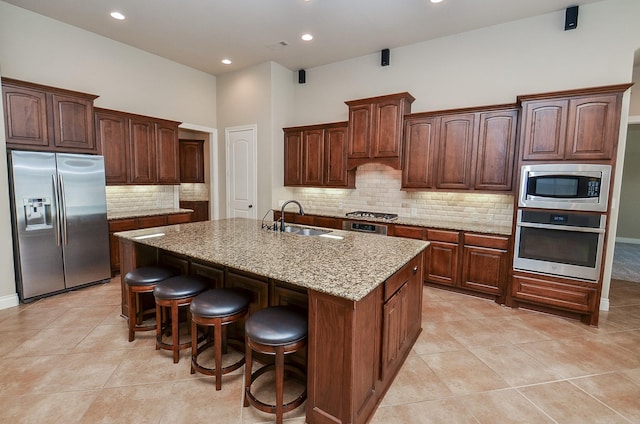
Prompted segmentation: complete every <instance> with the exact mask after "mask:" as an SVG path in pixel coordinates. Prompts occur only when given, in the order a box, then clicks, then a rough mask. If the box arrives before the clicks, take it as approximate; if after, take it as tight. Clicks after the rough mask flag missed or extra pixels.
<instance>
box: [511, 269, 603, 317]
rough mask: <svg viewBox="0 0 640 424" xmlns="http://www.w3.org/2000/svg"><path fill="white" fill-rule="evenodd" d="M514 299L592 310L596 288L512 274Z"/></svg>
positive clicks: (568, 308) (562, 307)
mask: <svg viewBox="0 0 640 424" xmlns="http://www.w3.org/2000/svg"><path fill="white" fill-rule="evenodd" d="M512 295H513V297H514V299H518V300H522V301H529V302H533V303H537V304H541V305H549V306H554V307H557V308H561V309H565V310H569V311H576V312H593V309H594V307H595V305H594V300H595V296H596V289H595V287H594V288H588V287H582V286H578V285H573V284H567V283H561V282H555V281H548V280H542V279H537V278H530V277H525V276H519V275H514V276H513V285H512Z"/></svg>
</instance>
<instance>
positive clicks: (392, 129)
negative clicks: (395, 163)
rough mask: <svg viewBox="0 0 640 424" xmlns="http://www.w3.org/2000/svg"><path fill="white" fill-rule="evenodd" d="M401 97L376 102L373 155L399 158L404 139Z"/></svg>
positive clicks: (374, 107)
mask: <svg viewBox="0 0 640 424" xmlns="http://www.w3.org/2000/svg"><path fill="white" fill-rule="evenodd" d="M401 102H402V100H400V99H389V100H385V101H381V102H378V103H376V104H374V106H373V111H374V116H373V128H374V129H373V146H372V150H373V157H376V158H397V157H399V156H400V149H401V140H402V124H403V121H402V118H403V114H402V108H401V106H400V103H401Z"/></svg>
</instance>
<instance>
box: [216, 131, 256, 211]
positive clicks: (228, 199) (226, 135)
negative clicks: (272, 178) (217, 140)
mask: <svg viewBox="0 0 640 424" xmlns="http://www.w3.org/2000/svg"><path fill="white" fill-rule="evenodd" d="M247 130H250V131H251V140H250V141H251V144H252V145H253V151H254V155H253V160H252V162H253V163H251V164H249V166H252V167H253V169H255V172H254V177H253V193H251V195H252V197H253V215H256V216H255V217H257V210H258V205H257V203H258V125H257V124H250V125H239V126H235V127H226V128H225V129H224V147H225V149H224V151H225V157H226V159H225V179H226V196H225V197H226V205H227V218H229V217H230V216H231V196H230V195H229V194H230V193H231V178H230V176H231V171H230V169H231V166H230V163H229V162H230V160H231V156H230V155H229V135H230V134H231V133H233V132H237V131H247ZM255 217H254V218H255Z"/></svg>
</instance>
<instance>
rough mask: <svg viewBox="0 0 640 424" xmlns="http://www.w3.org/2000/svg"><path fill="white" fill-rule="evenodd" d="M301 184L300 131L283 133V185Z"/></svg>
mask: <svg viewBox="0 0 640 424" xmlns="http://www.w3.org/2000/svg"><path fill="white" fill-rule="evenodd" d="M300 184H302V131H291V132H288V131H287V132H285V133H284V185H285V186H295V185H300Z"/></svg>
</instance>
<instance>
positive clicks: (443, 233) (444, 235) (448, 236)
mask: <svg viewBox="0 0 640 424" xmlns="http://www.w3.org/2000/svg"><path fill="white" fill-rule="evenodd" d="M459 235H460V233H459V232H458V231H447V230H431V229H429V230H427V240H433V241H444V242H448V243H458V238H459Z"/></svg>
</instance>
